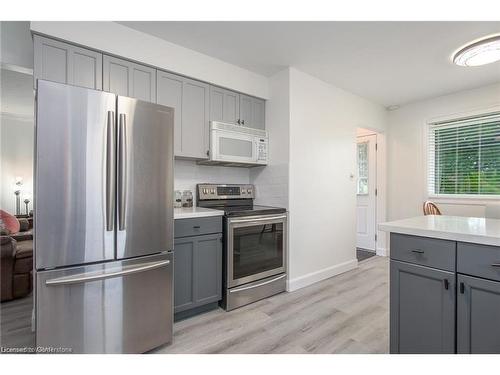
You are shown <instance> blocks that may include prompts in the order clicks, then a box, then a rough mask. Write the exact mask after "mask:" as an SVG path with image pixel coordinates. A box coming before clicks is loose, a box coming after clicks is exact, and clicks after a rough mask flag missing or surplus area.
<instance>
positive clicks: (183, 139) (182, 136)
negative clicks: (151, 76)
mask: <svg viewBox="0 0 500 375" xmlns="http://www.w3.org/2000/svg"><path fill="white" fill-rule="evenodd" d="M157 86H158V95H157V96H158V98H157V103H158V104H162V105H166V106H169V107H173V108H174V109H175V118H174V122H175V131H174V137H175V148H174V153H175V156H177V157H185V158H196V159H206V158H207V157H208V155H207V151H208V137H209V131H208V128H209V120H208V117H209V86H208V85H207V84H205V83H202V82H199V81H194V80H191V79H188V78H184V77H181V76H178V75H175V74H171V73H167V72H162V71H158V78H157Z"/></svg>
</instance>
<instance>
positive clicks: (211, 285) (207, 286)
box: [194, 234, 222, 305]
mask: <svg viewBox="0 0 500 375" xmlns="http://www.w3.org/2000/svg"><path fill="white" fill-rule="evenodd" d="M221 239H222V235H221V234H215V235H210V236H200V237H199V239H198V243H197V247H196V255H195V260H194V269H195V273H194V274H195V284H196V303H197V305H204V304H206V303H210V302H216V301H219V300H220V299H221V298H222V242H221Z"/></svg>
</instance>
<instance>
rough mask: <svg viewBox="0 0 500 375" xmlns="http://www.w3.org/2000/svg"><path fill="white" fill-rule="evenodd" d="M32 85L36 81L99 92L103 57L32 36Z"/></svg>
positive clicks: (55, 41)
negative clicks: (51, 82) (63, 84)
mask: <svg viewBox="0 0 500 375" xmlns="http://www.w3.org/2000/svg"><path fill="white" fill-rule="evenodd" d="M33 43H34V85H35V88H36V82H37V79H44V80H47V81H54V82H59V83H65V84H68V85H74V86H81V87H86V88H90V89H95V90H101V89H102V54H101V53H99V52H96V51H92V50H88V49H85V48H81V47H77V46H74V45H72V44H68V43H64V42H60V41H58V40H54V39H50V38H45V37H42V36H39V35H34V36H33Z"/></svg>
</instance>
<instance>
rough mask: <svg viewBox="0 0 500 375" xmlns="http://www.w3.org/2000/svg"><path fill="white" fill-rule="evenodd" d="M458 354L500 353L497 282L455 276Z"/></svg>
mask: <svg viewBox="0 0 500 375" xmlns="http://www.w3.org/2000/svg"><path fill="white" fill-rule="evenodd" d="M458 289H459V292H458V293H457V352H458V353H471V354H475V353H483V354H495V353H496V354H498V353H500V282H499V281H491V280H486V279H480V278H477V277H471V276H466V275H460V274H459V275H458Z"/></svg>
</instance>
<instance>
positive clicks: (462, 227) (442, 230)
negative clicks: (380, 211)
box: [378, 215, 500, 246]
mask: <svg viewBox="0 0 500 375" xmlns="http://www.w3.org/2000/svg"><path fill="white" fill-rule="evenodd" d="M378 229H379V230H381V231H384V232H394V233H401V234H410V235H414V236H422V237H433V238H441V239H444V240H453V241H461V242H470V243H477V244H483V245H493V246H500V220H498V219H486V218H479V217H462V216H446V215H428V216H417V217H412V218H409V219H403V220H396V221H389V222H386V223H380V224H379V225H378Z"/></svg>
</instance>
